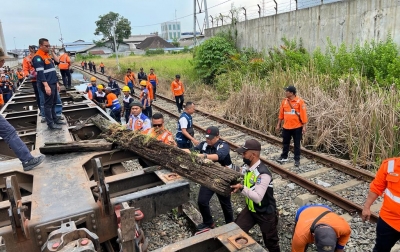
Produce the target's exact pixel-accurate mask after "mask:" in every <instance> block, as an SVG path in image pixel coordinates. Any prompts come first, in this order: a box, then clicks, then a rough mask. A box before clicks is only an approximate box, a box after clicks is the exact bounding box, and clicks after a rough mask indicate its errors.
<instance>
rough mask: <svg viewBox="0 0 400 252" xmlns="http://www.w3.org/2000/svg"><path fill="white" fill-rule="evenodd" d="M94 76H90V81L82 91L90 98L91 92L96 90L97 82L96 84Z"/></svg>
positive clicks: (91, 97)
mask: <svg viewBox="0 0 400 252" xmlns="http://www.w3.org/2000/svg"><path fill="white" fill-rule="evenodd" d="M96 81H97V79H96V77H91V78H90V83H89V84H88V85H87V88H86V91H85V92H83V93H85V94H87V95H88V98H89V99H90V100H92V99H93V94H94V93H95V92H96V91H97V84H96Z"/></svg>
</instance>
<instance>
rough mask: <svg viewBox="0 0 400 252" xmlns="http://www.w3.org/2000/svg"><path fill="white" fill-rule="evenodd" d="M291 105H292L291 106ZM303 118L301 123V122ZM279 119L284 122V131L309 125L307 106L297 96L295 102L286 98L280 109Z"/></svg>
mask: <svg viewBox="0 0 400 252" xmlns="http://www.w3.org/2000/svg"><path fill="white" fill-rule="evenodd" d="M289 103H290V104H289ZM290 105H292V107H293V108H292V107H290ZM299 116H300V118H301V122H300V120H299ZM279 119H280V120H283V121H284V122H283V128H284V129H296V128H300V127H302V126H303V125H304V124H306V123H307V121H308V119H307V111H306V104H305V102H304V101H303V99H301V98H300V97H298V96H296V97H295V98H294V99H293V100H290V99H288V98H285V99H284V100H283V101H282V103H281V107H280V108H279Z"/></svg>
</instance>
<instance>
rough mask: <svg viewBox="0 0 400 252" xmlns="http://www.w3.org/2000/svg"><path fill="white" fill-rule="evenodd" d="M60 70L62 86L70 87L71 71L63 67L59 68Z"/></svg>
mask: <svg viewBox="0 0 400 252" xmlns="http://www.w3.org/2000/svg"><path fill="white" fill-rule="evenodd" d="M60 72H61V76H62V80H63V84H64V86H66V87H67V88H71V73H70V72H69V69H65V70H64V69H63V70H60Z"/></svg>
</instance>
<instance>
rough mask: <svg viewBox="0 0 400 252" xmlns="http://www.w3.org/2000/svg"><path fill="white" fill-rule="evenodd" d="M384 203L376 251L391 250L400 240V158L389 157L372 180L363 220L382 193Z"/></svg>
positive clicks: (380, 213) (377, 234) (379, 221)
mask: <svg viewBox="0 0 400 252" xmlns="http://www.w3.org/2000/svg"><path fill="white" fill-rule="evenodd" d="M383 193H384V194H385V195H384V196H383V204H382V208H381V210H380V211H379V219H378V223H377V225H376V242H375V247H374V249H373V251H374V252H389V251H390V250H391V248H392V247H393V246H394V244H395V243H396V242H397V241H399V240H400V158H399V157H397V158H389V159H386V160H384V161H383V162H382V164H381V166H380V167H379V170H378V172H377V173H376V177H375V179H374V180H373V181H372V182H371V185H370V191H369V193H368V197H367V200H366V201H365V204H364V209H363V211H362V219H363V221H366V220H369V218H370V216H371V210H370V208H371V205H372V204H373V203H374V201H375V200H376V199H377V198H378V197H379V196H380V195H382V194H383Z"/></svg>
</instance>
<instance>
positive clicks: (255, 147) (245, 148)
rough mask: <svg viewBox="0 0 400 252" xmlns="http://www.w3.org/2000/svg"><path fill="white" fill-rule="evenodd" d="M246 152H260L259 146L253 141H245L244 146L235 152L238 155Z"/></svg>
mask: <svg viewBox="0 0 400 252" xmlns="http://www.w3.org/2000/svg"><path fill="white" fill-rule="evenodd" d="M248 150H255V151H261V144H260V142H258V141H257V140H255V139H249V140H247V141H246V142H245V143H244V145H243V146H242V147H240V148H237V149H236V152H237V153H239V154H242V153H244V152H245V151H248Z"/></svg>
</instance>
